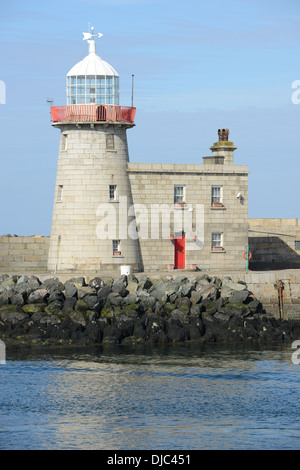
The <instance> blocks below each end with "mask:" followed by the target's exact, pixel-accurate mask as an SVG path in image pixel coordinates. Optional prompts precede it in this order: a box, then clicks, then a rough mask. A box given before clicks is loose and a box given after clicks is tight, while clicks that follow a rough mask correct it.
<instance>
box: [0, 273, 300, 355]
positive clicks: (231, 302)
mask: <svg viewBox="0 0 300 470" xmlns="http://www.w3.org/2000/svg"><path fill="white" fill-rule="evenodd" d="M297 338H300V322H299V321H282V320H277V319H275V318H274V317H273V316H271V315H268V314H266V312H265V311H264V308H263V305H262V304H261V302H260V301H259V299H257V298H255V296H254V295H253V293H252V292H250V291H249V290H248V288H247V285H246V284H245V283H244V282H242V281H239V282H237V283H235V282H233V281H232V280H231V278H230V277H227V278H224V279H223V281H221V280H220V279H219V278H217V277H211V276H208V275H206V274H200V275H199V276H197V277H196V278H194V279H188V278H187V277H186V276H184V275H178V276H164V277H161V278H160V279H158V280H157V279H156V280H151V279H150V278H149V277H148V276H146V275H139V276H138V277H136V276H135V275H132V274H131V275H129V276H125V275H123V276H120V277H118V278H115V279H110V280H109V281H107V280H106V281H105V282H104V281H103V280H102V279H100V278H99V277H95V278H94V279H92V280H91V281H89V282H88V283H86V281H85V278H83V277H77V278H71V279H69V280H68V281H66V282H64V283H62V282H61V281H60V280H59V279H58V278H49V279H47V280H45V281H43V282H42V281H40V279H39V278H38V277H36V276H26V275H23V276H17V275H15V276H9V275H2V276H0V339H1V340H2V341H4V342H5V344H6V346H7V347H8V348H12V347H24V346H35V345H40V346H46V345H68V344H76V345H79V344H80V345H91V344H94V345H95V344H107V343H110V344H111V343H112V344H140V343H147V344H148V343H149V344H168V343H178V342H186V341H194V342H196V341H199V342H201V343H242V342H270V341H272V342H273V341H281V342H283V341H292V340H293V339H297Z"/></svg>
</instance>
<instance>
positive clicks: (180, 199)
mask: <svg viewBox="0 0 300 470" xmlns="http://www.w3.org/2000/svg"><path fill="white" fill-rule="evenodd" d="M178 189H182V194H178V193H177V194H176V190H178ZM173 195H174V204H185V185H184V184H174V193H173Z"/></svg>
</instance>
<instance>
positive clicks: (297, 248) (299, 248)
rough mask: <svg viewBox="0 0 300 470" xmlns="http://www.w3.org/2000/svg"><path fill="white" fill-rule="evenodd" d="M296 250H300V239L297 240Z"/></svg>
mask: <svg viewBox="0 0 300 470" xmlns="http://www.w3.org/2000/svg"><path fill="white" fill-rule="evenodd" d="M295 250H300V240H296V241H295Z"/></svg>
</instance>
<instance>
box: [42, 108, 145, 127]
mask: <svg viewBox="0 0 300 470" xmlns="http://www.w3.org/2000/svg"><path fill="white" fill-rule="evenodd" d="M135 112H136V108H130V107H128V106H115V105H111V104H72V105H69V106H52V107H51V115H52V121H53V122H101V121H102V122H103V121H106V122H130V123H134V118H135Z"/></svg>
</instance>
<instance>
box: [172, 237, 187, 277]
mask: <svg viewBox="0 0 300 470" xmlns="http://www.w3.org/2000/svg"><path fill="white" fill-rule="evenodd" d="M174 247H175V269H184V268H185V234H182V236H181V237H180V238H175V239H174Z"/></svg>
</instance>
